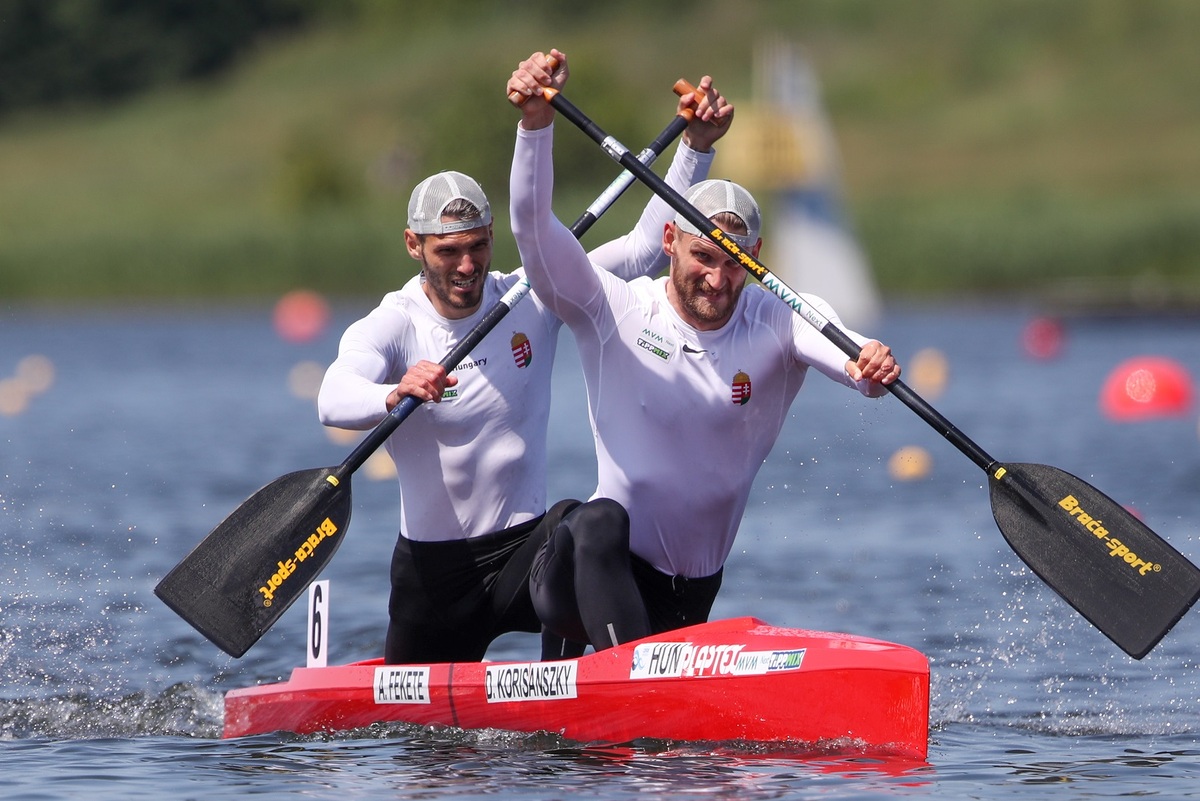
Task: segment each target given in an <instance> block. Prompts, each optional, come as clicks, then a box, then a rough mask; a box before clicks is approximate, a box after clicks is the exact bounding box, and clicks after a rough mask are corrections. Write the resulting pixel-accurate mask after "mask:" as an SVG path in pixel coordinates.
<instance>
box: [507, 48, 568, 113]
mask: <svg viewBox="0 0 1200 801" xmlns="http://www.w3.org/2000/svg"><path fill="white" fill-rule="evenodd" d="M546 63H547V65H548V66H549V67H550V71H551V72H554V71H555V70H556V69H558V59H557V58H555V57H554V56H548V57H547V59H546ZM557 92H558V90H557V89H552V88H550V87H549V86H544V87H542V97H544V98H545V99H546V102H547V103H549V102H550V98H552V97H554V95H555V94H556V93H557ZM530 97H532V95H530ZM508 99H509V100H510V101H512V103H513V104H514V105H517V106H523V105H525V101H526V100H528V99H529V97H526V96H525V95H523V94H521V93H520V92H516V91H513V92H509V93H508Z"/></svg>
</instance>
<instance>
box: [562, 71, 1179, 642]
mask: <svg viewBox="0 0 1200 801" xmlns="http://www.w3.org/2000/svg"><path fill="white" fill-rule="evenodd" d="M542 96H543V97H544V98H545V99H546V101H547V102H549V103H550V105H551V106H553V107H554V108H555V110H557V111H558V112H560V113H561V114H562V115H563V116H564V117H566V118H567V119H568V120H569V121H570V122H571V123H573V124H574V125H575V126H577V127H578V128H579V129H580V130H582V131H583V132H584V133H586V134H587V135H588V136H589V137H591V138H592V139H593V140H595V142H596V143H597V144H599V145H600V146H601V147H602V148H603V149H604V151H605V152H606V153H608V154H609V156H610V157H612V158H613V160H615V161H617V162H618V163H620V164H621V165H622V166H624V167H625V169H627V170H629V171H630V172H632V173H633V174H634V175H635V176H637V178H638V180H640V181H642V182H643V183H644V184H646V185H647V186H648V187H649V188H650V189H651V190H652V191H653V192H654V193H655V194H657V195H658V196H659V197H661V198H662V199H663V200H665V201H666V202H667V203H668V204H669V205H670V206H671V207H672V208H674V209H675V210H676V211H677V212H679V213H680V214H681V215H682V216H683V217H684V218H685V219H687V220H688V221H690V222H691V223H692V224H693V225H695V226H696V227H697V229H699V230H700V231H704V232H705V235H706V236H707V237H708V238H709V239H711V240H712V241H713V242H715V243H716V244H717V245H719V246H720V247H722V248H723V249H724V250H725V251H726V252H727V253H728V254H729V255H730V256H731V257H733V258H734V259H735V260H737V262H738V263H739V264H741V265H742V266H743V267H744V268H745V269H746V270H747V271H748V272H749V273H750V274H751V275H753V276H754V277H755V278H757V279H758V280H759V281H761V282H762V284H763V285H764V286H765V287H766V288H767V289H769V290H771V291H772V292H773V293H774V294H775V295H777V296H778V297H779V298H780V299H781V300H783V301H784V302H785V303H787V304H788V305H789V306H790V307H791V308H792V309H793V310H794V311H795V312H796V313H797V314H799V315H800V316H801V317H803V318H804V320H805V321H806V322H808V323H809V324H810V325H812V326H813V327H814V328H816V329H817V330H819V331H820V332H821V333H822V334H824V335H825V337H826V338H828V339H829V340H830V341H832V342H833V343H834V344H836V345H837V346H838V347H839V348H841V349H842V350H843V351H844V352H845V353H846V354H847V355H848V356H849V357H850V358H851V359H857V358H858V355H859V351H860V348H859V346H858V344H857V343H855V342H854V340H852V339H850V337H849V336H847V335H846V333H845V332H844V331H842V330H841V329H839V328H838V327H836V326H835V325H833V324H832V323H830V321H829V320H828V319H826V318H825V317H824V316H823V315H822V314H821V313H820V312H819V311H818V310H816V309H814V308H813V307H812V306H811V305H809V304H808V303H806V302H805V301H804V300H803V299H802V298H801V297H800V296H799V295H797V294H796V293H795V292H794V291H793V290H791V289H790V288H788V286H787V285H786V284H784V282H783V281H781V280H780V279H779V278H778V277H777V276H776V275H774V274H773V273H771V272H770V271H769V270H768V269H767V268H766V267H765V266H763V265H762V263H760V262H759V261H758V260H757V259H755V258H754V257H753V256H752V255H751V254H749V253H747V252H746V251H744V250H742V249H741V248H740V247H739V246H738V244H737V243H736V242H734V241H733V240H731V239H729V238H728V237H727V236H726V235H725V232H724V231H722V230H721V229H720V228H717V227H716V226H714V225H713V224H712V221H711V220H709V219H707V218H706V217H705V216H704V215H703V214H701V213H700V212H699V211H698V210H697V209H696V208H695V207H694V206H692V205H691V204H690V203H688V202H687V200H686V199H685V198H684V197H683V196H682V195H680V194H679V193H678V192H676V191H675V190H673V189H672V188H671V187H670V186H668V185H667V184H666V182H664V181H663V180H662V179H660V178H659V177H658V176H657V175H655V174H654V173H653V172H652V171H650V170H647V169H645V168H644V167H642V166H641V165H640V164H638V163H637V160H636V159H634V158H633V157H632V156H631V155H630V153H629V151H628V149H626V148H625V146H624V145H622V144H621V143H620V142H618V141H617V140H615V139H613V138H612V137H611V136H609V135H608V134H607V133H605V132H604V131H603V130H601V129H600V128H599V127H598V126H597V125H596V124H595V123H594V122H592V121H591V120H590V119H588V117H587V116H586V115H584V114H583V112H581V111H580V110H579V109H578V108H576V107H575V105H574V104H572V103H571V102H570V101H569V100H567V98H565V97H564V96H563V95H562V94H561V93H560V92H558V91H557V90H554V89H549V88H547V89H543V91H542ZM888 389H889V390H891V393H892V394H893V395H895V396H896V397H897V398H899V399H900V400H901V401H902V402H903V403H904V404H905V405H906V406H908V407H909V408H910V409H912V410H913V411H914V412H916V413H917V414H918V415H919V416H920V417H921V419H923V420H924V421H925V422H926V423H928V424H929V425H930V426H932V427H933V428H934V429H935V430H937V431H938V432H939V433H941V434H942V435H943V436H944V437H946V439H948V440H949V441H950V442H951V443H952V444H953V445H954V446H955V447H956V448H958V449H959V450H960V451H962V452H963V453H964V454H966V456H967V457H968V458H970V459H971V461H973V462H975V464H977V465H978V466H979V467H980V468H981V469H983V471H984V472H985V473H987V475H988V484H989V490H990V493H989V494H990V497H991V503H992V514H993V516H994V517H995V520H996V525H997V526H998V527H999V528H1000V532H1001V533H1002V534H1003V535H1004V538H1005V539H1006V540H1007V541H1008V544H1009V546H1011V547H1012V549H1013V550H1014V551H1015V552H1016V553H1017V555H1018V556H1020V557H1021V559H1022V560H1024V562H1025V564H1027V565H1029V567H1030V569H1032V570H1033V572H1034V573H1036V574H1037V575H1038V576H1039V577H1040V578H1041V579H1042V580H1043V581H1045V582H1046V583H1047V584H1048V585H1049V586H1050V587H1051V588H1052V589H1054V591H1055V592H1057V593H1058V594H1059V595H1061V596H1062V597H1063V598H1064V599H1065V600H1066V601H1067V603H1069V604H1070V605H1071V606H1073V607H1074V608H1075V609H1076V610H1077V611H1078V612H1079V613H1080V614H1082V615H1083V616H1084V617H1085V618H1087V620H1088V621H1090V622H1091V623H1092V624H1093V625H1094V626H1095V627H1096V628H1098V629H1099V630H1100V631H1101V632H1103V633H1104V634H1105V635H1106V636H1107V637H1109V638H1110V639H1111V640H1112V641H1113V642H1114V643H1116V644H1117V645H1118V646H1119V647H1120V648H1121V649H1122V650H1123V651H1125V652H1126V653H1127V654H1129V655H1130V656H1132V657H1133V658H1135V659H1141V658H1142V657H1143V656H1145V655H1146V654H1147V653H1149V652H1150V649H1152V648H1153V647H1154V646H1155V645H1156V644H1157V643H1158V641H1159V640H1161V639H1162V638H1163V636H1164V635H1166V633H1167V632H1168V631H1170V629H1171V627H1172V626H1173V625H1175V623H1176V621H1178V620H1179V619H1180V618H1181V617H1182V616H1183V615H1184V613H1186V612H1187V610H1188V609H1189V608H1191V606H1192V604H1194V603H1195V602H1196V599H1197V598H1198V597H1200V568H1197V567H1196V566H1195V565H1194V564H1192V563H1191V562H1190V561H1188V560H1187V558H1185V557H1184V556H1183V555H1182V554H1180V553H1179V552H1178V551H1177V550H1175V549H1174V548H1173V547H1171V545H1169V544H1168V543H1167V542H1166V541H1165V540H1163V539H1162V538H1161V537H1159V536H1158V535H1157V534H1155V533H1154V532H1153V531H1151V530H1150V528H1149V527H1147V526H1146V525H1145V524H1143V523H1142V522H1141V521H1140V520H1138V519H1137V518H1136V517H1135V516H1134V515H1132V514H1130V513H1129V512H1128V511H1127V510H1126V509H1124V508H1123V507H1122V506H1121V505H1120V504H1118V503H1117V502H1116V501H1114V500H1113V499H1111V498H1109V497H1108V496H1107V495H1105V494H1104V493H1102V492H1100V490H1098V489H1096V488H1095V487H1092V486H1091V485H1089V484H1088V483H1087V482H1085V481H1083V480H1082V479H1079V478H1077V477H1076V476H1073V475H1071V474H1069V473H1065V472H1063V471H1062V470H1059V469H1057V468H1054V467H1048V466H1046V465H1036V464H1022V463H1001V462H998V461H997V460H995V459H993V458H992V457H991V456H989V455H988V454H987V453H986V452H985V451H984V450H983V449H982V448H980V447H979V446H978V445H976V444H975V443H974V442H972V441H971V440H970V439H968V438H967V437H966V436H965V435H964V434H963V433H962V432H961V431H959V430H958V429H957V428H956V427H955V426H954V425H952V424H951V423H950V421H949V420H947V419H946V418H945V417H943V416H942V415H941V414H940V413H939V412H938V411H937V410H935V409H934V408H933V407H932V406H930V405H929V404H928V403H927V402H926V401H925V400H924V399H922V398H921V397H920V396H919V395H918V394H917V393H916V392H914V391H913V390H912V389H910V388H909V387H908V386H907V385H905V384H904V383H903V382H901V381H896V382H894V383H892V384H891V385H889V386H888Z"/></svg>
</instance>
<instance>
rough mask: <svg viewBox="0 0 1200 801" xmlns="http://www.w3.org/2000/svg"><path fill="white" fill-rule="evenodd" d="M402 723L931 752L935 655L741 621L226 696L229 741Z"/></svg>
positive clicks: (330, 671) (338, 675) (596, 738)
mask: <svg viewBox="0 0 1200 801" xmlns="http://www.w3.org/2000/svg"><path fill="white" fill-rule="evenodd" d="M388 721H403V722H409V723H416V724H442V725H448V726H455V727H459V728H464V729H473V728H496V729H508V730H513V731H524V732H536V731H548V732H553V733H557V734H561V735H562V736H564V737H566V738H568V739H572V740H576V741H581V742H604V743H625V742H630V741H632V740H636V739H641V738H653V739H667V740H687V741H710V742H711V741H756V742H787V743H804V744H810V745H819V744H823V743H831V742H832V743H838V744H842V745H845V746H848V747H853V748H859V749H863V750H867V751H871V752H887V753H895V754H897V755H906V756H912V757H918V758H921V759H924V758H925V756H926V752H927V743H928V735H929V663H928V660H927V659H926V658H925V657H924V656H923V655H922V654H920V653H919V652H917V651H915V650H913V649H911V648H907V647H905V646H901V645H895V644H893V643H887V642H883V641H880V640H873V639H868V638H863V637H854V636H850V635H845V634H830V633H827V632H815V631H807V630H803V629H787V628H777V627H774V626H769V625H767V624H765V623H763V622H761V621H759V620H756V619H754V618H738V619H734V620H724V621H718V622H713V623H706V624H702V625H699V626H693V627H690V628H686V629H679V630H677V631H672V632H667V633H664V634H661V635H656V636H654V637H649V638H647V639H645V640H640V641H638V642H634V643H626V644H625V645H622V646H618V647H616V648H611V649H608V650H605V651H601V652H599V653H594V654H588V655H586V656H583V657H581V658H579V659H572V660H564V661H561V662H532V663H525V662H484V663H450V664H433V665H383V664H382V662H381V661H380V660H370V661H366V662H357V663H353V664H350V665H343V666H338V667H326V668H296V669H295V670H294V671H293V672H292V676H291V678H290V680H289V681H287V682H282V683H278V684H270V685H263V686H258V687H250V688H245V689H239V690H233V691H231V692H229V693H227V694H226V697H225V731H224V736H225V737H242V736H246V735H252V734H261V733H266V732H273V731H290V732H296V733H299V734H306V733H311V732H317V731H342V730H348V729H355V728H360V727H363V726H368V725H371V724H373V723H379V722H388Z"/></svg>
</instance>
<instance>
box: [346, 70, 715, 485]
mask: <svg viewBox="0 0 1200 801" xmlns="http://www.w3.org/2000/svg"><path fill="white" fill-rule="evenodd" d="M691 91H695V90H694V89H693V87H692V86H691V84H689V83H687V82H686V81H682V80H681V81H678V82H676V84H675V92H676V94H680V95H682V94H684V93H686V92H691ZM691 118H692V115H691V113H690V109H689V110H687V112H685V113H683V114H677V115H675V118H674V119H673V120H671V123H670V124H669V125H668V126H667V127H666V128H664V129H663V130H662V132H661V133H659V135H658V136H657V137H655V139H654V141H652V142H651V143H650V144H649V146H647V147H646V148H645V149H644V150H643V151H642V152H641V153H640V154H639V155H637V156H636V157H635V156H634V155H633V154H629V159H628V162H629V164H634V165H636V166H637V168H639V169H642V170H646V171H647V172H649V174H650V175H654V176H655V177H656V178H657V177H658V176H657V175H655V173H654V171H653V170H651V169H650V166H649V165H651V164H653V163H654V160H655V159H657V158H658V157H659V156H660V155H662V152H663V151H664V150H666V149H667V147H668V146H669V145H670V144H671V142H673V141H674V140H675V139H676V138H677V137H679V135H680V134H682V133H683V130H684V129H685V128H686V127H687V125H688V122H690V121H691ZM624 166H625V168H626V169H625V171H624V172H622V173H621V174H620V175H618V176H617V177H616V179H615V180H614V181H613V182H612V183H611V184H609V186H608V188H607V189H605V190H604V191H603V192H602V193H601V194H600V196H599V197H597V198H596V199H595V200H594V201H593V202H592V204H591V205H590V206H588V208H587V210H586V211H585V212H584V213H583V214H581V215H580V216H579V219H577V220H576V221H575V223H574V224H573V225H572V226H571V233H573V234H574V235H575V238H576V239H579V238H582V236H583V235H584V234H585V233H586V232H587V231H588V229H589V228H591V227H592V225H593V224H594V223H595V222H596V220H598V219H600V216H601V215H602V214H604V212H605V211H607V210H608V208H609V207H610V206H612V204H613V203H614V202H616V200H617V198H619V197H620V196H621V195H622V194H623V193H624V192H625V190H626V189H628V188H629V187H630V185H632V184H633V182H634V181H635V180H636V179H637V177H636V173H634V172H633V171H631V170H630V169H629V166H628V164H624ZM663 185H664V186H668V188H669V185H668V184H666V183H665V182H664V183H663ZM529 291H530V290H529V282H528V281H526V280H525V279H524V278H521V279H520V280H519V281H517V283H516V284H515V285H513V287H512V289H510V290H508V292H506V293H505V294H504V296H503V297H502V298H500V300H499V302H498V303H496V305H495V306H493V307H492V308H490V309H488V311H487V313H486V314H485V315H484V316H483V319H482V320H480V321H479V323H478V324H477V325H476V326H475V327H474V328H472V329H471V331H470V332H469V333H468V334H467V335H466V336H465V337H463V338H462V339H461V340H459V342H458V344H457V345H455V346H454V348H453V349H452V350H451V351H450V352H449V353H447V354H446V357H445V358H444V359H442V361H441V362H440V364H441V365H442V367H444V368H445V369H446V372H450V371H451V370H453V369H454V368H455V367H457V366H458V364H459V362H461V361H462V360H463V359H465V358H466V357H467V356H468V355H469V354H470V352H471V351H472V350H473V349H474V348H475V347H476V346H477V345H478V344H479V343H480V342H481V341H483V338H484V337H485V336H487V335H488V333H489V332H490V331H491V330H492V329H493V328H495V327H496V325H497V324H499V322H500V321H501V320H503V319H504V317H505V315H507V314H508V313H509V311H511V310H512V308H513V307H514V306H515V305H517V303H519V302H520V301H521V299H522V298H524V297H525V296H526V295H528V294H529ZM422 402H423V401H421V400H420V399H418V398H416V397H414V396H412V395H406V396H405V397H404V398H402V399H401V400H400V402H399V403H397V404H396V406H395V407H393V409H392V410H391V411H390V412H388V415H387V417H385V418H384V419H383V421H382V422H380V423H379V425H377V426H376V427H375V429H374V430H373V431H371V433H370V434H368V435H367V436H366V437H365V438H363V440H362V442H360V443H359V444H358V447H356V448H355V449H354V450H353V451H351V452H350V455H349V456H347V457H346V458H345V460H344V461H343V462H342V463H341V464H340V465H338V467H337V469H336V472H335V473H334V475H335V476H336V477H337V478H338V479H339V480H340V479H342V478H344V477H345V476H347V475H349V474H350V473H353V472H354V471H355V470H357V469H358V468H360V467H362V465H363V463H364V462H366V460H367V459H368V458H370V456H371V454H372V453H374V452H375V451H376V450H378V449H379V446H381V445H382V444H383V443H384V442H386V441H387V438H388V437H390V436H391V435H392V432H394V431H395V430H396V427H397V426H399V425H400V424H401V423H403V422H404V421H405V419H407V418H408V416H409V415H410V414H412V413H413V411H415V410H416V409H417V407H418V406H420V405H421V403H422Z"/></svg>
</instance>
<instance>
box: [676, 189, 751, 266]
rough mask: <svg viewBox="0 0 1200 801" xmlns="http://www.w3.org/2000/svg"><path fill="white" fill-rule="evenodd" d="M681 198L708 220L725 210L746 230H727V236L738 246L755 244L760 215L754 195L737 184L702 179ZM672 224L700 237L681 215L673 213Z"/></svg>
mask: <svg viewBox="0 0 1200 801" xmlns="http://www.w3.org/2000/svg"><path fill="white" fill-rule="evenodd" d="M684 197H685V198H686V199H687V201H688V202H689V203H691V204H692V205H693V206H695V207H696V210H697V211H699V212H700V213H701V214H703V215H704V216H705V217H708V218H709V219H710V220H711V219H712V218H713V217H715V216H717V215H718V214H722V213H724V212H728V213H730V214H732V215H734V216H735V217H737V218H738V219H739V220H741V221H742V222H743V223H745V225H746V233H744V234H730V233H728V232H727V233H726V236H728V237H729V238H730V239H732V240H733V241H734V242H737V243H738V244H739V245H740V246H741V247H743V248H745V249H746V250H749V249H751V248H753V247H754V246H755V245H756V244H758V239H759V232H760V231H761V230H762V214H761V213H760V212H759V210H758V203H756V202H755V201H754V197H753V196H752V195H751V194H750V193H749V192H747V191H746V190H745V189H744V188H742V187H741V186H739V185H738V184H735V183H734V182H733V181H725V180H720V179H710V180H708V181H701V182H700V183H698V184H695V185H693V186H692V187H691V188H690V189H688V191H687V193H686V194H685V195H684ZM675 224H676V225H678V226H679V227H680V229H681V230H683V231H686V232H687V233H689V234H693V235H695V236H703V233H702V232H701V231H700V229H698V228H697V227H696V226H694V225H692V224H691V223H690V222H688V221H687V220H686V219H684V217H683V215H682V214H676V215H675Z"/></svg>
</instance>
